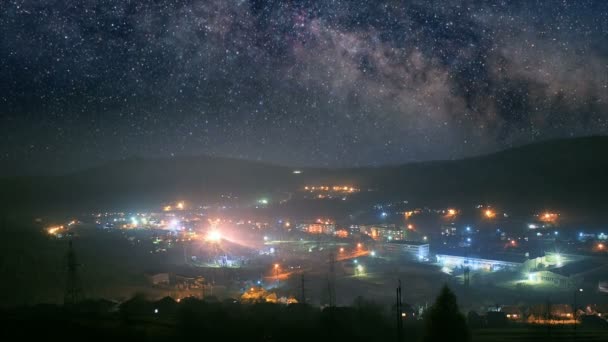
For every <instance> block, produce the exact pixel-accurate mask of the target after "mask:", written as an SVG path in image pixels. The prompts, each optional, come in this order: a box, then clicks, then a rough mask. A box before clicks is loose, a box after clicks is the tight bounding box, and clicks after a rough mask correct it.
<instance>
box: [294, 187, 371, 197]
mask: <svg viewBox="0 0 608 342" xmlns="http://www.w3.org/2000/svg"><path fill="white" fill-rule="evenodd" d="M302 191H303V192H305V193H308V194H310V195H311V196H310V197H311V198H318V199H324V198H327V199H331V198H345V197H344V196H346V195H352V194H355V193H358V192H359V191H360V189H358V188H355V187H353V186H350V185H332V186H327V185H307V186H305V187H304V189H303V190H302ZM307 197H308V196H307Z"/></svg>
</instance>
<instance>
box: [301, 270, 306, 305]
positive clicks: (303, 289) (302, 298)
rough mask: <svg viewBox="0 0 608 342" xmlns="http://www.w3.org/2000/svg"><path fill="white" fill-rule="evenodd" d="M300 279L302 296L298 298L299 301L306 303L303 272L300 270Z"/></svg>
mask: <svg viewBox="0 0 608 342" xmlns="http://www.w3.org/2000/svg"><path fill="white" fill-rule="evenodd" d="M301 278H302V279H301V281H302V297H301V298H300V302H301V303H302V304H306V290H305V288H304V272H302V276H301Z"/></svg>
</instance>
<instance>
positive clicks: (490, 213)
mask: <svg viewBox="0 0 608 342" xmlns="http://www.w3.org/2000/svg"><path fill="white" fill-rule="evenodd" d="M484 215H485V216H486V217H487V218H494V217H495V216H496V213H495V212H494V211H493V210H490V209H486V211H485V212H484Z"/></svg>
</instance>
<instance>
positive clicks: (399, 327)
mask: <svg viewBox="0 0 608 342" xmlns="http://www.w3.org/2000/svg"><path fill="white" fill-rule="evenodd" d="M396 292H397V303H396V306H397V310H396V311H397V341H399V342H401V341H402V340H403V337H402V334H403V310H402V307H401V279H399V285H398V286H397V291H396Z"/></svg>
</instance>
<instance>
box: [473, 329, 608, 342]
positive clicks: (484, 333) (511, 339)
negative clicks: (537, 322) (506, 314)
mask: <svg viewBox="0 0 608 342" xmlns="http://www.w3.org/2000/svg"><path fill="white" fill-rule="evenodd" d="M516 341H517V342H520V341H521V342H526V341H530V342H532V341H534V342H539V341H543V342H546V341H552V342H553V341H554V342H561V341H564V342H566V341H569V342H570V341H581V342H583V341H586V342H600V341H602V342H605V341H608V329H603V330H598V329H591V328H587V329H586V328H581V327H579V328H578V329H577V330H576V331H575V330H574V329H573V328H572V327H554V326H552V327H550V328H547V327H546V326H545V327H540V326H530V327H521V328H520V327H518V328H503V329H478V330H473V342H516Z"/></svg>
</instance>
